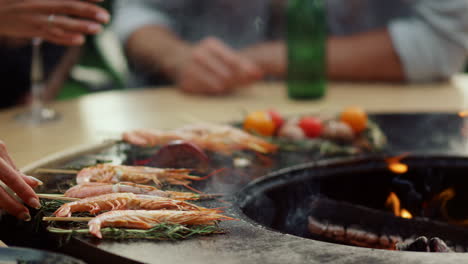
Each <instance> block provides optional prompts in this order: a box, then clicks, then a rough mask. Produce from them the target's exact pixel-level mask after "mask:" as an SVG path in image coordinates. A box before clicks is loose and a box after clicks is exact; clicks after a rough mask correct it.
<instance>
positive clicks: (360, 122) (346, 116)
mask: <svg viewBox="0 0 468 264" xmlns="http://www.w3.org/2000/svg"><path fill="white" fill-rule="evenodd" d="M340 119H341V121H343V122H345V123H346V124H348V125H349V126H350V127H351V128H352V129H353V131H354V132H356V133H361V132H362V131H364V130H365V129H366V128H367V120H368V118H367V114H366V112H365V111H364V110H363V109H362V108H360V107H357V106H352V107H348V108H346V109H344V111H343V112H342V113H341V117H340Z"/></svg>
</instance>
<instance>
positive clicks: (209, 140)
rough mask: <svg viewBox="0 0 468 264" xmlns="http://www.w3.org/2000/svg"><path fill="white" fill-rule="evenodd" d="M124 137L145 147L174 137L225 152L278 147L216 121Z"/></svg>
mask: <svg viewBox="0 0 468 264" xmlns="http://www.w3.org/2000/svg"><path fill="white" fill-rule="evenodd" d="M123 140H124V141H126V142H128V143H130V144H133V145H138V146H145V147H146V146H155V145H161V144H166V143H169V142H170V141H173V140H186V141H188V142H191V143H194V144H196V145H198V146H199V147H201V148H203V149H207V150H212V151H216V152H220V153H225V154H231V153H232V152H233V151H234V150H242V149H248V150H253V151H257V152H260V153H271V152H274V151H276V149H277V148H278V147H277V146H276V145H274V144H272V143H269V142H268V141H266V140H263V139H261V138H259V137H256V136H254V135H251V134H249V133H247V132H245V131H243V130H241V129H238V128H235V127H232V126H227V125H216V124H198V125H190V126H185V127H182V128H179V129H176V130H173V131H161V130H155V129H154V130H149V129H146V130H145V129H140V130H134V131H130V132H126V133H124V134H123Z"/></svg>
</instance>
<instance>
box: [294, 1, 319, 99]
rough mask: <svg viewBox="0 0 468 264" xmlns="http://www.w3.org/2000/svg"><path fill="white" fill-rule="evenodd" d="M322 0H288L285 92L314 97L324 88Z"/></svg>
mask: <svg viewBox="0 0 468 264" xmlns="http://www.w3.org/2000/svg"><path fill="white" fill-rule="evenodd" d="M325 4H326V3H325V0H289V1H288V8H287V45H288V47H287V50H288V76H287V83H288V95H289V97H290V98H293V99H314V98H320V97H322V96H324V95H325V91H326V74H327V72H326V42H327V22H326V6H325Z"/></svg>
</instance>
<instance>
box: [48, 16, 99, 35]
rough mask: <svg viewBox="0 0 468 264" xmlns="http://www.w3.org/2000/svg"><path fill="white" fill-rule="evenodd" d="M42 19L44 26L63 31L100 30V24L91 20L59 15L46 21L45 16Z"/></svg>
mask: <svg viewBox="0 0 468 264" xmlns="http://www.w3.org/2000/svg"><path fill="white" fill-rule="evenodd" d="M43 19H44V24H45V25H46V28H59V29H61V30H62V31H63V32H64V33H75V34H77V33H82V34H97V33H99V32H101V31H102V26H101V25H100V24H98V23H95V22H91V21H86V20H80V19H76V18H71V17H66V16H59V15H57V16H55V18H54V20H53V21H48V18H47V17H43Z"/></svg>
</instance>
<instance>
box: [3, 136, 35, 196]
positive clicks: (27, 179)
mask: <svg viewBox="0 0 468 264" xmlns="http://www.w3.org/2000/svg"><path fill="white" fill-rule="evenodd" d="M2 158H3V159H4V160H5V162H6V163H8V165H10V166H11V168H12V169H14V170H16V171H18V168H17V167H16V166H15V163H14V162H13V159H12V158H11V157H10V155H9V154H8V151H7V148H6V145H5V143H4V142H3V141H1V140H0V159H2ZM18 173H19V174H21V176H22V178H23V179H24V181H25V182H26V183H27V184H28V185H29V186H31V187H33V188H34V187H37V186H39V185H42V184H43V183H42V181H40V180H38V179H36V178H34V177H32V176H26V175H24V174H23V173H21V172H19V171H18Z"/></svg>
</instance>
